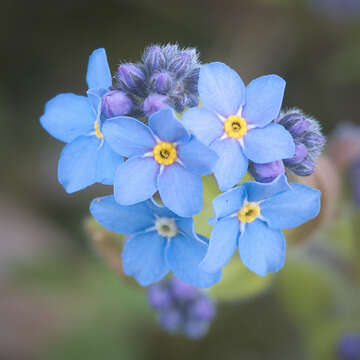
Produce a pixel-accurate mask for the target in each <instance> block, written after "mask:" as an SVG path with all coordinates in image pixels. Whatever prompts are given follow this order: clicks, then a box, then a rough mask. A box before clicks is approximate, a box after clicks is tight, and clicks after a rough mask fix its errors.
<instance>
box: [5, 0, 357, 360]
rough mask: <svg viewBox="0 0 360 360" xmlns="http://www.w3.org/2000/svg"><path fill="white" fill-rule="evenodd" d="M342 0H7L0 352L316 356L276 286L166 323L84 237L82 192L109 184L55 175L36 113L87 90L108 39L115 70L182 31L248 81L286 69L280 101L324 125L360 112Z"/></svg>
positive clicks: (205, 58) (15, 355)
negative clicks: (212, 312) (189, 325)
mask: <svg viewBox="0 0 360 360" xmlns="http://www.w3.org/2000/svg"><path fill="white" fill-rule="evenodd" d="M339 3H340V5H339ZM345 3H347V2H346V1H345ZM334 6H335V8H334ZM336 6H338V7H339V8H338V9H336ZM344 6H345V5H344V2H343V3H342V1H338V4H337V5H336V1H334V0H329V1H326V0H317V1H316V0H313V1H311V0H304V1H301V0H298V1H293V0H288V1H287V0H241V1H239V0H228V1H227V0H225V1H215V0H198V1H193V0H183V1H178V2H175V1H173V2H172V1H165V0H159V1H146V0H132V1H131V0H102V1H99V0H96V1H85V0H76V1H73V0H62V1H37V0H34V1H25V0H23V1H21V0H2V1H1V7H0V9H1V10H0V69H1V75H0V123H1V128H0V161H1V167H0V174H1V175H0V184H1V187H0V240H1V241H0V293H1V295H0V359H6V360H12V359H67V360H70V359H88V360H91V359H98V358H101V359H110V358H111V359H114V358H119V359H158V360H159V359H169V358H170V359H183V358H194V359H205V358H206V359H208V360H210V359H218V358H219V357H221V358H222V359H224V360H226V359H246V360H253V359H254V360H257V359H267V360H270V359H277V360H279V359H280V360H281V359H293V360H296V359H311V358H313V357H312V356H313V355H310V353H311V349H312V348H313V347H312V344H311V345H306V344H305V343H306V341H307V340H308V339H307V337H306V336H302V332H303V331H304V330H303V328H301V326H299V324H298V323H297V322H296V321H295V320H294V318H293V317H292V316H290V315H289V314H288V312H287V310H286V308H284V306H283V305H282V303H281V301H279V299H278V295H277V292H276V290H270V291H267V292H266V293H265V295H261V296H258V297H256V298H251V299H250V300H247V301H244V302H242V303H241V305H239V304H230V305H229V304H228V305H226V306H225V305H224V306H223V305H221V306H220V309H219V315H218V318H217V320H216V321H215V323H214V324H213V327H212V330H211V332H210V334H209V336H208V337H207V338H205V339H204V340H201V341H198V342H194V341H188V340H185V339H183V338H181V337H169V336H167V335H166V334H165V333H163V332H162V331H161V330H160V329H159V328H158V327H157V326H156V324H155V320H154V318H153V314H152V313H151V312H150V310H148V309H147V307H146V300H145V298H144V294H143V293H142V292H141V291H139V290H137V289H131V288H128V287H127V286H126V285H124V284H122V283H121V282H120V281H119V280H118V279H117V278H116V276H115V275H113V274H112V273H111V272H110V271H109V270H108V269H107V268H106V267H105V266H104V265H103V264H102V262H101V261H99V259H98V258H97V256H96V255H95V254H94V252H93V250H92V249H91V247H90V246H89V245H88V242H87V239H86V236H85V233H84V230H83V219H84V218H85V217H86V216H87V215H88V203H89V201H90V200H91V199H92V197H94V196H95V194H103V193H104V194H105V193H109V191H111V189H108V188H105V187H102V186H95V187H94V188H91V189H88V190H86V191H83V192H80V193H76V194H73V195H66V194H65V192H64V190H63V189H62V187H61V185H59V184H58V182H57V176H56V168H57V159H58V156H59V152H60V150H61V148H62V146H63V145H62V144H61V143H59V142H57V141H56V140H54V139H53V138H51V137H50V136H49V135H48V134H47V133H46V132H45V131H44V130H43V129H42V128H41V126H40V125H39V121H38V119H39V117H40V115H41V114H42V112H43V108H44V104H45V102H46V101H47V100H49V99H50V98H52V97H53V96H55V95H56V94H58V93H62V92H74V93H79V94H81V93H84V91H85V90H86V83H85V74H86V68H87V61H88V56H89V55H90V53H91V52H92V50H94V49H96V48H98V47H105V48H106V50H107V54H108V58H109V63H110V67H111V69H112V71H113V72H114V71H115V70H116V68H117V65H118V64H119V63H120V62H123V61H137V60H138V59H139V58H140V56H141V53H142V51H143V49H144V48H145V47H146V46H148V45H150V44H153V43H163V44H164V43H168V42H178V43H179V44H180V45H181V46H183V47H197V48H198V50H199V52H200V54H201V60H202V62H210V61H222V62H225V63H227V64H228V65H230V66H231V67H233V68H234V69H236V70H237V71H238V72H239V73H240V74H241V76H242V78H243V79H244V81H245V82H246V83H247V82H249V81H250V80H251V79H253V78H254V77H257V76H260V75H263V74H268V73H276V74H279V75H281V76H282V77H284V78H285V79H286V81H287V88H286V95H285V99H284V106H285V107H294V106H298V107H300V108H302V109H303V110H304V111H305V112H306V113H309V114H311V115H313V116H314V117H316V118H317V119H319V120H320V122H321V123H322V125H323V127H324V132H325V133H326V134H327V135H329V134H330V133H331V131H332V130H333V129H334V128H335V127H336V126H337V125H338V124H339V123H342V122H344V121H351V122H353V123H355V124H360V121H359V101H360V21H359V19H360V17H359V13H360V6H358V2H357V1H354V2H353V5H352V6H353V7H350V8H349V9H348V10H349V11H347V9H344ZM346 6H347V5H346ZM334 9H335V10H334ZM357 11H359V12H358V13H357ZM339 151H341V150H339ZM314 286H315V288H317V287H318V285H314ZM303 290H304V291H305V292H306V291H307V290H309V289H306V285H305V287H304V289H303ZM321 308H322V307H321ZM359 320H360V319H359ZM359 322H360V321H359ZM323 326H324V328H325V325H323ZM329 326H330V325H329ZM319 332H324V330H323V329H321V328H320V329H319ZM329 336H330V335H329ZM330 337H331V336H330ZM310 342H311V341H310ZM321 343H323V344H325V343H326V341H325V340H321ZM326 344H329V343H326ZM324 346H325V345H324ZM329 346H330V345H329ZM315 347H316V346H315ZM320 347H321V346H320ZM309 349H310V350H309ZM325 353H326V354H328V353H329V352H325ZM324 356H325V355H324ZM315 358H316V359H320V357H315ZM324 359H330V358H329V357H324Z"/></svg>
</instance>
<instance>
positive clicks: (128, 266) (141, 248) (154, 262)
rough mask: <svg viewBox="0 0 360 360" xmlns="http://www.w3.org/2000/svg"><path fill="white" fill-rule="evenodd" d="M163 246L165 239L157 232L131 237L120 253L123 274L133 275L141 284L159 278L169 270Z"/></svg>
mask: <svg viewBox="0 0 360 360" xmlns="http://www.w3.org/2000/svg"><path fill="white" fill-rule="evenodd" d="M165 246H166V239H165V238H163V237H160V236H159V235H158V234H157V232H150V233H142V234H139V235H136V236H134V237H131V238H130V239H129V240H128V241H127V242H126V244H125V246H124V250H123V253H122V261H123V268H124V272H125V274H126V275H129V276H133V277H134V278H135V279H136V280H137V281H138V282H139V284H140V285H142V286H147V285H150V284H153V283H155V282H157V281H159V280H161V279H162V278H163V277H164V276H165V275H166V274H167V273H168V271H169V266H168V264H167V261H166V258H165Z"/></svg>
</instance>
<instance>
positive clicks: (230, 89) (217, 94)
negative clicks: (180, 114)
mask: <svg viewBox="0 0 360 360" xmlns="http://www.w3.org/2000/svg"><path fill="white" fill-rule="evenodd" d="M198 89H199V94H200V100H201V102H202V104H203V105H204V106H205V107H207V108H209V109H212V110H214V111H215V112H216V113H218V114H219V115H222V116H223V117H228V116H230V115H235V114H237V112H238V111H239V109H240V108H241V106H242V105H244V102H245V85H244V83H243V81H242V80H241V78H240V76H239V75H238V74H237V73H236V71H234V70H233V69H231V68H230V67H229V66H227V65H225V64H223V63H220V62H213V63H210V64H206V65H203V66H202V67H201V68H200V76H199V83H198Z"/></svg>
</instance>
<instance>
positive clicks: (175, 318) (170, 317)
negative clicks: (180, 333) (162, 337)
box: [160, 309, 183, 332]
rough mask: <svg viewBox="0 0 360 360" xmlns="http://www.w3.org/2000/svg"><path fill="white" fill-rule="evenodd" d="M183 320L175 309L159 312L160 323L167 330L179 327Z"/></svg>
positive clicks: (171, 330)
mask: <svg viewBox="0 0 360 360" xmlns="http://www.w3.org/2000/svg"><path fill="white" fill-rule="evenodd" d="M182 322H183V315H182V313H181V311H179V310H177V309H167V310H164V311H161V312H160V324H161V326H162V327H163V328H164V329H165V330H167V331H169V332H174V331H177V330H179V329H180V328H181V325H182Z"/></svg>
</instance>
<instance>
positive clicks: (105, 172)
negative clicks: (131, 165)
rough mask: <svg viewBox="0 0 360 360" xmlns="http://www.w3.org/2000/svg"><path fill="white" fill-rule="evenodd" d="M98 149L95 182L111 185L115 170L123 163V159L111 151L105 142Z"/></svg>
mask: <svg viewBox="0 0 360 360" xmlns="http://www.w3.org/2000/svg"><path fill="white" fill-rule="evenodd" d="M98 147H99V148H98V151H97V155H96V182H98V183H101V184H105V185H112V184H113V183H114V178H115V172H116V169H117V168H118V166H119V165H120V164H121V163H122V162H123V157H121V156H120V155H119V154H117V153H116V152H115V151H113V150H112V149H111V147H110V146H109V144H107V143H106V141H104V143H103V144H102V145H99V146H98Z"/></svg>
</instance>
